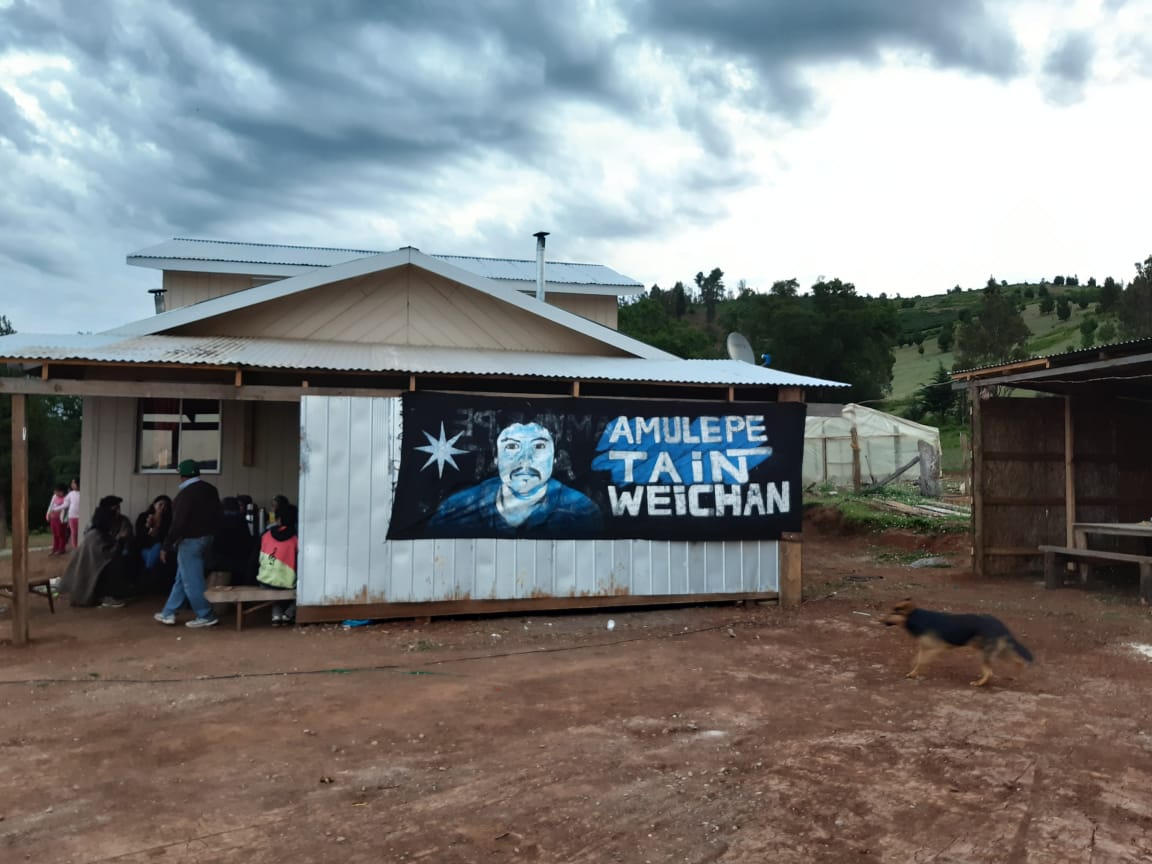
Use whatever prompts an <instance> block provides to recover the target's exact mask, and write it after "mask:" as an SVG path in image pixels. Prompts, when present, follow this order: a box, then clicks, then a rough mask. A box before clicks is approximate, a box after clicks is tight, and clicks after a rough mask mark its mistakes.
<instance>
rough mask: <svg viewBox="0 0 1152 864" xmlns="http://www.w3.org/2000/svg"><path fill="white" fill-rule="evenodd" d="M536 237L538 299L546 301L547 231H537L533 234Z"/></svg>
mask: <svg viewBox="0 0 1152 864" xmlns="http://www.w3.org/2000/svg"><path fill="white" fill-rule="evenodd" d="M532 236H533V237H535V238H536V299H537V300H539V301H540V302H541V303H543V302H544V238H545V237H547V236H548V232H547V231H537V232H536V233H535V234H533V235H532Z"/></svg>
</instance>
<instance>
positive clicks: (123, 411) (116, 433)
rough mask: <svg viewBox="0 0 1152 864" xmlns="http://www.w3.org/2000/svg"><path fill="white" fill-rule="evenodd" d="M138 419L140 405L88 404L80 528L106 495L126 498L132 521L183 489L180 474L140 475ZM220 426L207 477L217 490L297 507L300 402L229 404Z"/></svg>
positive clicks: (103, 400) (96, 400)
mask: <svg viewBox="0 0 1152 864" xmlns="http://www.w3.org/2000/svg"><path fill="white" fill-rule="evenodd" d="M136 418H137V410H136V400H135V399H127V398H110V397H87V398H85V399H84V419H83V431H82V442H81V446H82V456H81V466H80V487H81V503H82V505H83V507H84V513H85V516H84V519H83V520H82V521H87V519H88V518H89V517H90V516H91V514H92V511H93V510H94V509H95V507H96V502H97V501H99V500H100V498H102V497H103V496H105V495H119V496H120V497H121V498H123V499H124V503H123V504H121V505H120V509H121V511H122V512H123V513H124V514H125V515H127V516H129V517H130V518H133V519H135V517H136V514H137V513H140V512H141V511H142V510H144V509H145V508H146V507H147V506H148V504H149V503H150V502H151V501H152V499H153V498H155V497H156V496H157V495H161V494H163V495H170V496H175V495H176V492H177V486H179V484H180V479H179V477H177V476H176V474H153V473H147V474H144V473H140V472H139V471H137V470H136V447H137V419H136ZM220 422H221V436H222V442H221V445H222V446H221V457H220V465H221V471H220V473H219V474H204V475H203V476H204V479H205V480H207V481H209V482H210V483H212V484H213V485H214V486H216V488H217V489H218V490H219V492H220V495H221V496H225V495H238V494H245V495H251V496H252V498H253V499H254V500H255V502H256V504H257V506H260V507H267V506H268V505H269V504H270V503H271V500H272V496H273V495H278V494H284V495H287V496H288V497H289V498H290V499H292V501H294V502H295V501H296V500H297V497H298V489H299V485H300V479H299V474H300V405H299V403H297V402H243V403H242V402H224V403H222V405H221V419H220ZM249 426H250V431H249V428H248V427H249ZM246 451H248V453H249V454H250V455H249V456H246V455H245V453H246ZM245 462H249V463H250V464H245Z"/></svg>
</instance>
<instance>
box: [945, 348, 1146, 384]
mask: <svg viewBox="0 0 1152 864" xmlns="http://www.w3.org/2000/svg"><path fill="white" fill-rule="evenodd" d="M952 380H953V382H955V383H956V385H957V386H960V385H963V384H986V385H998V386H1006V387H1015V388H1018V389H1022V390H1035V391H1038V392H1042V393H1057V394H1063V395H1068V394H1073V393H1075V394H1078V395H1091V396H1132V397H1140V398H1152V339H1134V340H1131V341H1128V342H1120V343H1117V344H1115V345H1096V346H1093V347H1091V348H1082V349H1079V350H1076V351H1065V352H1063V353H1060V354H1051V355H1047V356H1038V357H1033V358H1030V359H1028V360H1019V361H1015V362H1012V363H1001V364H998V365H995V366H984V367H978V368H974V369H963V370H959V371H956V372H953V373H952Z"/></svg>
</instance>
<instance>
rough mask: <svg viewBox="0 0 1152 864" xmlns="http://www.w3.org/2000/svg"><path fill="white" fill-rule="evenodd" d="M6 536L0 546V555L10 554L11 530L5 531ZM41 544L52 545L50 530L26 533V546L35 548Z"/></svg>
mask: <svg viewBox="0 0 1152 864" xmlns="http://www.w3.org/2000/svg"><path fill="white" fill-rule="evenodd" d="M5 533H6V534H7V538H6V539H5V541H4V545H3V547H0V555H5V556H7V555H11V554H12V532H11V531H5ZM41 546H47V547H51V546H52V532H51V531H32V532H30V533H29V534H28V548H29V549H37V548H39V547H41Z"/></svg>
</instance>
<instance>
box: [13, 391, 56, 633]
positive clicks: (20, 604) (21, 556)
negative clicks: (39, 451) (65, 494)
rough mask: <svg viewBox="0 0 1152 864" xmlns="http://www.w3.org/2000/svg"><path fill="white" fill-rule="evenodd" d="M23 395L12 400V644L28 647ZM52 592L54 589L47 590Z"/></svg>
mask: <svg viewBox="0 0 1152 864" xmlns="http://www.w3.org/2000/svg"><path fill="white" fill-rule="evenodd" d="M25 402H26V398H25V396H24V394H23V393H17V394H15V395H13V397H12V644H13V645H27V644H28V425H27V406H26V405H25ZM48 590H49V591H51V590H52V586H51V585H49V586H48Z"/></svg>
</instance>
